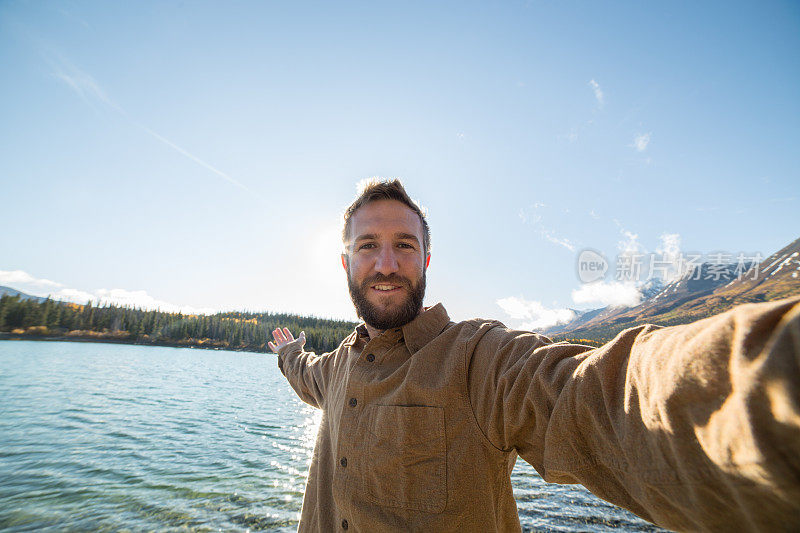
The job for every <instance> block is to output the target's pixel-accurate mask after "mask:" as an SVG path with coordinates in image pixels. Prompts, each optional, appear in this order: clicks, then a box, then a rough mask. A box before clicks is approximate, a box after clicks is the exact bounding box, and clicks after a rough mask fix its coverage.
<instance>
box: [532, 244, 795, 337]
mask: <svg viewBox="0 0 800 533" xmlns="http://www.w3.org/2000/svg"><path fill="white" fill-rule="evenodd" d="M639 290H640V292H641V293H642V298H643V299H642V302H641V303H640V304H639V305H637V306H635V307H604V308H601V309H593V310H590V311H575V312H576V315H577V317H576V318H575V319H574V320H572V321H571V322H569V323H567V324H562V325H560V326H555V327H552V328H549V329H547V330H545V331H544V333H545V334H547V335H551V336H552V335H557V336H558V337H573V338H574V337H582V338H589V339H597V340H609V339H610V338H612V337H613V336H614V335H616V333H618V332H619V331H622V330H623V329H625V328H628V327H632V326H635V325H637V324H645V323H653V324H661V325H674V324H681V323H686V322H691V321H693V320H698V319H700V318H704V317H707V316H711V315H714V314H716V313H721V312H723V311H725V310H727V309H730V308H731V307H733V306H735V305H738V304H742V303H747V302H763V301H768V300H777V299H780V298H786V297H789V296H794V295H800V239H797V240H795V241H794V242H792V243H790V244H789V245H787V246H785V247H784V248H782V249H781V250H779V251H778V252H776V253H774V254H772V255H771V256H769V257H768V258H766V259H765V260H763V261H761V262H760V263H752V262H751V263H737V262H730V263H703V264H701V265H698V266H696V267H695V268H691V269H688V270H687V271H686V272H685V273H684V274H683V275H682V276H680V277H678V278H676V279H674V280H672V281H670V282H668V283H666V284H665V283H664V282H663V281H661V280H660V279H657V278H653V279H650V280H648V281H647V282H646V283H644V284H643V285H642V286H640V287H639Z"/></svg>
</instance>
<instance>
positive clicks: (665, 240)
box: [652, 233, 681, 282]
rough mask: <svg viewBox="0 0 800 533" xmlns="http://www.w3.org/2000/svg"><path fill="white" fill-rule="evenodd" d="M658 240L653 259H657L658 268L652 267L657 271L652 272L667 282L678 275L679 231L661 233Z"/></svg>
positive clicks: (679, 255)
mask: <svg viewBox="0 0 800 533" xmlns="http://www.w3.org/2000/svg"><path fill="white" fill-rule="evenodd" d="M659 240H660V241H661V243H660V244H659V245H658V247H657V248H656V252H655V253H656V257H655V261H658V267H659V268H658V269H655V268H654V269H653V270H657V271H656V272H652V274H653V276H654V277H659V278H661V279H662V280H663V281H665V282H669V281H672V280H674V279H675V278H677V277H679V276H680V269H681V264H680V260H681V236H680V234H679V233H662V234H661V237H660V238H659Z"/></svg>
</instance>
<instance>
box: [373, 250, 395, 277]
mask: <svg viewBox="0 0 800 533" xmlns="http://www.w3.org/2000/svg"><path fill="white" fill-rule="evenodd" d="M375 270H376V271H377V272H380V273H381V274H385V275H388V274H393V273H395V272H397V270H398V264H397V257H395V254H394V250H393V249H392V247H391V246H386V247H384V248H382V249H381V251H380V252H379V253H378V258H377V259H376V261H375Z"/></svg>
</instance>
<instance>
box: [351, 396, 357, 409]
mask: <svg viewBox="0 0 800 533" xmlns="http://www.w3.org/2000/svg"><path fill="white" fill-rule="evenodd" d="M349 403H350V407H355V406H356V405H358V400H356V399H355V398H350V402H349Z"/></svg>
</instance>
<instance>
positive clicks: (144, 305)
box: [94, 289, 213, 315]
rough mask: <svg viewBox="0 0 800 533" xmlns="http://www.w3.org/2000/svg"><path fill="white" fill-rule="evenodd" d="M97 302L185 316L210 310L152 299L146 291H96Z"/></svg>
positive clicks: (205, 312) (209, 311) (210, 311)
mask: <svg viewBox="0 0 800 533" xmlns="http://www.w3.org/2000/svg"><path fill="white" fill-rule="evenodd" d="M94 294H95V296H97V300H98V302H99V303H102V304H114V305H121V306H128V307H138V308H141V309H160V310H161V311H166V312H168V313H177V312H181V313H184V314H187V315H198V314H209V313H213V310H212V309H208V308H203V309H198V308H196V307H190V306H188V305H175V304H172V303H169V302H165V301H163V300H158V299H156V298H153V297H152V296H150V295H149V294H147V292H146V291H129V290H127V289H98V290H96V291H95V292H94Z"/></svg>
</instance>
